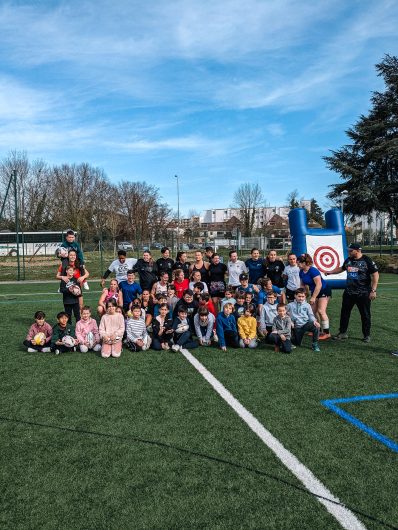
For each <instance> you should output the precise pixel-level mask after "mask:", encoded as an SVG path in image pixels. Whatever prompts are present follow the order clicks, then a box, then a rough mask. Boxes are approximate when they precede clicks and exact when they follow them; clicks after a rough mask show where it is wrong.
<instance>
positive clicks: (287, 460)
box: [180, 349, 366, 530]
mask: <svg viewBox="0 0 398 530" xmlns="http://www.w3.org/2000/svg"><path fill="white" fill-rule="evenodd" d="M180 351H181V353H182V355H183V356H184V357H185V358H186V359H187V361H188V362H189V363H190V364H192V366H193V367H194V368H195V369H196V370H197V371H198V372H199V373H200V375H201V376H202V377H203V378H204V379H205V380H206V381H207V382H208V383H209V384H210V385H211V386H212V387H213V388H214V390H215V391H216V392H217V394H219V395H220V396H221V397H222V398H223V399H224V401H226V402H227V403H228V405H229V406H230V407H231V408H232V409H233V410H234V411H235V412H236V413H237V414H238V416H240V417H241V419H242V420H243V421H244V422H245V423H246V424H247V425H248V426H249V427H250V429H251V430H252V431H253V432H254V433H255V434H257V436H258V437H259V438H260V440H261V441H262V442H264V444H265V445H266V446H267V447H268V448H269V449H271V451H273V453H274V454H275V455H276V456H277V458H279V460H280V461H281V462H282V463H283V464H284V465H285V466H286V467H287V468H288V470H289V471H290V472H291V473H293V475H294V476H295V477H296V478H298V480H299V481H300V482H301V483H302V484H304V486H305V487H306V488H307V489H308V490H309V491H310V492H311V493H313V494H314V495H315V496H316V498H317V500H318V501H319V502H320V503H321V504H323V505H324V506H325V508H326V509H327V511H328V512H329V513H330V514H331V515H333V517H334V518H335V519H336V520H337V521H338V522H339V523H340V525H341V526H342V527H343V528H346V529H347V530H364V529H366V527H365V526H364V524H363V523H361V521H360V520H359V519H358V518H357V517H356V516H355V515H354V513H353V512H351V510H349V509H348V508H346V507H345V506H344V505H343V504H342V502H341V501H340V500H339V499H338V498H337V497H335V496H334V495H333V494H332V493H331V492H330V491H329V490H328V489H327V487H326V486H325V485H324V484H322V482H321V481H320V480H318V479H317V478H316V476H315V475H314V474H313V473H312V471H310V470H309V469H308V468H307V467H306V466H305V465H304V464H302V463H301V462H300V460H298V458H297V457H295V456H294V455H293V454H292V453H291V452H290V451H289V450H288V449H286V448H285V447H284V446H283V445H282V444H281V442H280V441H279V440H278V439H277V438H275V436H273V435H272V434H271V433H270V432H269V431H268V430H267V429H266V428H265V427H264V425H262V424H261V423H260V422H259V421H258V419H257V418H255V417H254V416H253V414H252V413H251V412H249V411H248V410H247V409H246V408H245V407H244V406H243V405H242V404H241V403H240V402H239V401H238V400H237V399H236V398H235V397H234V396H233V395H232V394H231V392H229V390H227V389H226V388H225V387H224V386H223V385H222V383H220V381H219V380H218V379H216V378H215V377H214V375H213V374H212V373H211V372H209V370H207V368H206V367H205V366H203V364H202V363H201V362H200V361H198V359H197V358H196V357H194V356H193V355H192V354H191V353H190V352H189V351H188V350H185V349H183V350H180Z"/></svg>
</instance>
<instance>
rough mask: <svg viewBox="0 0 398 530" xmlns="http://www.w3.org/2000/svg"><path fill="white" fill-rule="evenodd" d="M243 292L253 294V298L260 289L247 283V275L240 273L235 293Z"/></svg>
mask: <svg viewBox="0 0 398 530" xmlns="http://www.w3.org/2000/svg"><path fill="white" fill-rule="evenodd" d="M238 291H243V292H244V293H253V296H255V295H256V294H258V292H259V291H260V287H259V286H258V285H253V284H252V283H249V275H248V274H246V272H242V274H240V275H239V286H238V287H237V288H236V292H238Z"/></svg>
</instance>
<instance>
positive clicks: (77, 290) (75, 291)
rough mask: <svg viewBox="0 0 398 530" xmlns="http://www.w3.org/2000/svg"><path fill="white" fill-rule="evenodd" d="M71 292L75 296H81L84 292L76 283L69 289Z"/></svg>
mask: <svg viewBox="0 0 398 530" xmlns="http://www.w3.org/2000/svg"><path fill="white" fill-rule="evenodd" d="M68 289H69V291H70V292H71V293H72V294H74V295H75V296H80V295H81V294H82V290H81V289H80V287H79V286H78V285H76V284H75V283H74V284H73V285H71V286H70V287H68Z"/></svg>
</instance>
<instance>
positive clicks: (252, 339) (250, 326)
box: [238, 304, 257, 348]
mask: <svg viewBox="0 0 398 530" xmlns="http://www.w3.org/2000/svg"><path fill="white" fill-rule="evenodd" d="M255 313H256V309H255V307H254V305H253V304H249V305H248V306H247V307H246V309H245V312H244V314H243V315H242V316H241V317H239V318H238V332H239V337H240V340H239V345H240V347H241V348H255V347H256V346H257V320H256V318H255V317H254V315H255Z"/></svg>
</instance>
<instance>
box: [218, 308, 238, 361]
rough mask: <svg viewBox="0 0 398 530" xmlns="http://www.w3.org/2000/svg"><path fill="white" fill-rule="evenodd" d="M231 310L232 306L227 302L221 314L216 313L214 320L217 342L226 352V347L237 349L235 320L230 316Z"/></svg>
mask: <svg viewBox="0 0 398 530" xmlns="http://www.w3.org/2000/svg"><path fill="white" fill-rule="evenodd" d="M233 310H234V306H233V304H230V303H229V302H227V303H226V304H225V305H224V307H223V310H222V312H221V311H220V313H218V315H217V319H216V329H217V335H218V341H219V343H220V348H221V349H222V350H223V351H227V346H231V347H232V348H239V335H238V331H237V328H236V320H235V317H234V315H233V314H232V312H233Z"/></svg>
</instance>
